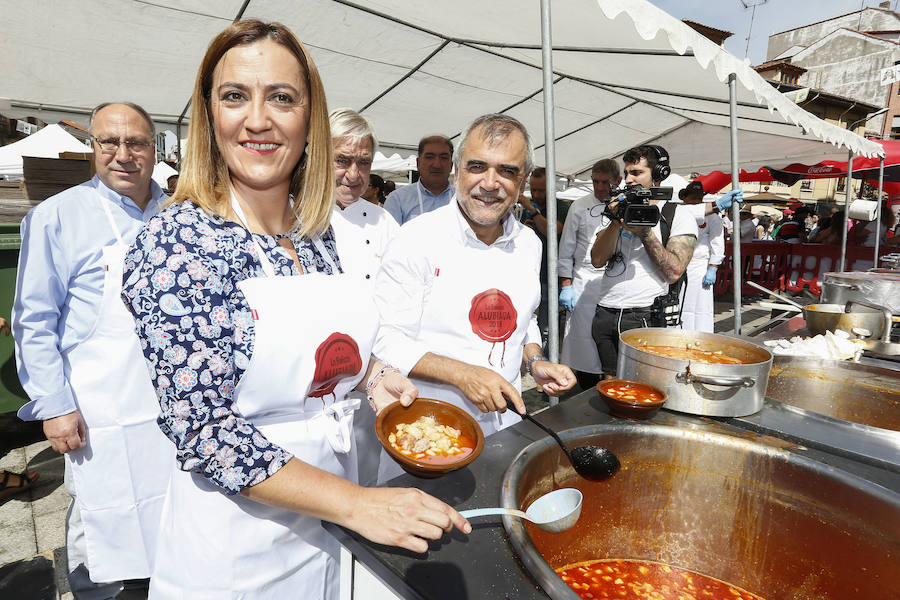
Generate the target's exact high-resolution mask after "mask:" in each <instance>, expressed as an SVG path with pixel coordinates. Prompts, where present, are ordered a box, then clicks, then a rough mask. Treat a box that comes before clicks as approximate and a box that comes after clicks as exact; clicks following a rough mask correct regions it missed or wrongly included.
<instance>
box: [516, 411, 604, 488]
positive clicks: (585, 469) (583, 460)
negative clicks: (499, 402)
mask: <svg viewBox="0 0 900 600" xmlns="http://www.w3.org/2000/svg"><path fill="white" fill-rule="evenodd" d="M506 405H507V407H508V408H510V409H512V411H513V412H515V413H516V414H518V415H519V416H520V417H523V418H525V419H528V420H529V421H531V422H532V423H534V424H535V425H537V426H538V427H540V428H541V429H543V430H544V431H546V432H547V433H548V434H549V435H550V437H552V438H553V439H554V440H556V443H557V444H559V447H560V448H562V449H563V452H565V453H566V458H568V459H569V462H570V463H572V467H574V468H575V472H576V473H578V474H579V475H581V476H582V477H584V478H585V479H589V480H591V481H601V480H603V479H606V478H608V477H612V476H613V475H615V474H616V472H617V471H618V470H619V467H621V466H622V465H621V464H620V463H619V459H618V458H616V455H615V454H613V453H612V452H610V451H609V450H607V449H606V448H600V447H598V446H591V445H584V446H576V447H575V448H573V449H572V450H571V451H570V450H569V448H568V447H567V446H566V445H565V443H563V441H562V440H561V439H560V438H559V436H558V435H556V432H554V431H553V430H552V429H550V428H549V427H547V426H546V425H544V424H543V423H541V422H540V421H538V420H537V419H535V418H534V417H532V416H531V415H529V414H528V413H527V412H525V413H519V412H518V411H516V409H515V407H514V406H513V405H512V403H510V402H509V401H507V402H506Z"/></svg>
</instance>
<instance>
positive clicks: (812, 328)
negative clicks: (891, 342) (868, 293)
mask: <svg viewBox="0 0 900 600" xmlns="http://www.w3.org/2000/svg"><path fill="white" fill-rule="evenodd" d="M856 305H860V306H856ZM803 318H804V319H805V320H806V328H807V329H808V330H809V332H810V333H811V334H813V335H819V334H823V333H825V332H826V331H834V330H836V329H841V330H843V331H846V332H847V333H850V332H852V331H853V330H854V329H866V330H868V331H869V332H870V334H871V335H872V337H873V338H876V339H877V338H881V337H882V336H883V335H884V333H885V331H888V332H890V330H891V325H892V322H891V313H890V311H888V309H887V308H881V307H879V306H875V305H873V304H871V303H869V302H868V301H866V300H850V301H848V302H847V303H846V305H844V304H808V305H806V306H804V307H803ZM884 341H887V340H884Z"/></svg>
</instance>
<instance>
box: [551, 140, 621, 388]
mask: <svg viewBox="0 0 900 600" xmlns="http://www.w3.org/2000/svg"><path fill="white" fill-rule="evenodd" d="M591 182H592V184H593V187H594V193H593V194H592V195H589V196H585V197H583V198H579V199H578V200H575V201H574V202H573V203H572V206H571V207H570V208H569V212H568V214H567V215H566V221H565V224H564V225H563V231H562V236H561V237H560V239H559V261H558V263H557V265H558V266H557V269H558V275H559V285H560V287H559V304H560V306H562V307H563V308H565V309H566V313H567V315H566V331H565V337H564V338H563V344H562V350H561V351H560V354H559V362H561V363H563V364H564V365H569V366H570V367H572V370H573V371H574V372H575V377H576V378H578V385H580V386H581V387H582V388H583V389H589V388H592V387H594V385H596V384H597V381H599V379H600V377H601V375H602V373H603V368H602V366H601V364H600V356H599V355H598V354H597V345H596V344H595V343H594V338H593V337H591V322H592V321H593V319H594V310H595V309H596V307H597V300H598V297H597V296H598V284H599V281H598V280H599V278H600V277H601V276H602V275H603V271H602V270H601V269H598V268H596V267H594V266H593V265H592V264H591V246H592V245H593V244H594V237H595V236H596V235H597V230H598V229H599V228H600V226H601V224H603V221H602V219H603V210H604V208H606V203H607V202H608V201H609V191H610V190H611V189H614V188H617V187H619V184H620V183H621V182H622V174H621V168H620V167H619V163H617V162H616V161H615V160H614V159H612V158H604V159H601V160H598V161H597V162H595V163H594V165H593V167H591Z"/></svg>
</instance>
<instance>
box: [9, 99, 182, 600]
mask: <svg viewBox="0 0 900 600" xmlns="http://www.w3.org/2000/svg"><path fill="white" fill-rule="evenodd" d="M90 132H91V141H92V146H93V152H94V167H95V170H96V175H95V176H94V177H93V178H92V179H91V180H90V181H87V182H85V183H82V184H80V185H77V186H75V187H72V188H69V189H68V190H65V191H63V192H61V193H59V194H57V195H55V196H52V197H50V198H48V199H47V200H44V201H43V202H42V203H41V204H39V205H38V206H36V207H35V208H34V209H32V210H31V211H30V212H29V213H28V215H27V216H26V217H25V219H24V220H23V221H22V226H21V231H22V249H21V251H20V254H19V269H18V275H17V281H16V296H15V302H14V305H13V312H12V316H13V331H14V332H15V341H16V360H17V363H18V375H19V379H20V381H21V382H22V386H23V387H24V388H25V391H26V392H27V393H28V396H29V398H30V402H29V403H28V404H26V405H25V406H24V407H22V409H20V410H19V417H20V418H22V419H24V420H26V421H36V420H39V421H43V428H44V434H45V435H46V436H47V439H48V440H49V441H50V445H51V446H52V448H53V449H54V450H56V451H57V452H60V453H62V454H64V455H65V457H66V461H65V466H66V477H65V482H66V489H67V490H68V491H69V493H70V494H71V495H72V503H71V505H70V507H69V512H68V514H67V516H66V550H67V554H68V575H69V585H70V587H71V589H72V592H73V594H74V596H75V597H76V598H114V597H115V596H116V595H117V594H118V593H119V592H120V591H121V590H122V589H123V580H133V579H145V578H147V577H149V576H150V569H151V562H152V558H153V553H154V549H155V548H154V546H155V535H156V530H157V528H158V522H159V514H160V509H161V507H162V499H163V497H164V494H165V489H166V485H167V480H168V476H167V473H168V471H169V461H171V460H172V459H173V458H174V456H173V455H174V447H173V446H172V444H171V442H169V441H168V439H166V437H165V436H164V435H163V434H162V432H161V431H160V430H159V428H158V426H157V425H156V417H157V416H158V414H159V404H158V402H157V400H156V394H155V392H154V388H153V386H152V384H151V381H150V376H149V373H148V371H147V366H146V363H145V361H144V359H143V355H142V353H141V349H140V346H139V342H138V340H137V337H136V335H135V330H134V321H133V319H132V317H131V315H130V314H129V313H128V312H127V311H126V309H125V306H124V304H123V302H122V299H121V295H120V292H121V286H122V270H123V264H124V257H125V251H126V250H127V248H128V246H129V245H130V244H131V243H132V242H133V241H134V239H135V237H136V236H137V233H138V231H139V230H140V229H141V227H143V225H144V223H146V222H147V221H148V220H149V219H150V217H152V216H153V215H154V214H156V212H157V211H158V210H159V207H160V205H161V203H162V202H163V201H165V200H166V199H167V198H166V196H165V195H164V194H163V191H162V189H160V187H159V186H158V185H157V184H156V183H154V182H153V181H152V180H151V178H150V175H151V174H152V172H153V166H154V158H155V144H154V127H153V122H152V120H151V119H150V116H149V115H148V114H147V112H146V111H145V110H144V109H143V108H141V107H140V106H138V105H136V104H131V103H106V104H101V105H100V106H98V107H97V108H96V109H94V111H93V112H92V114H91V125H90ZM147 283H148V285H165V282H161V281H154V282H147ZM138 585H139V586H140V585H142V584H140V583H139V584H138Z"/></svg>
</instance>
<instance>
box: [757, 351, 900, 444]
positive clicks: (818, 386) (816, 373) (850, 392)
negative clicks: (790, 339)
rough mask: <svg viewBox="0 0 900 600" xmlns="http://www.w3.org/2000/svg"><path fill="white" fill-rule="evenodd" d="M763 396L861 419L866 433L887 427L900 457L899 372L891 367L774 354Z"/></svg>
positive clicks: (851, 419)
mask: <svg viewBox="0 0 900 600" xmlns="http://www.w3.org/2000/svg"><path fill="white" fill-rule="evenodd" d="M766 396H768V397H769V399H771V400H777V401H778V402H781V403H783V404H787V405H789V406H793V407H795V408H798V409H801V410H803V411H808V412H813V413H817V414H820V415H826V416H828V417H831V418H834V419H840V420H841V421H848V422H850V423H855V424H857V425H861V426H863V432H864V433H866V434H867V435H882V436H883V435H885V434H887V431H885V430H888V431H890V434H888V435H890V436H891V437H892V438H893V439H894V441H895V443H896V444H897V447H898V454H897V457H898V460H900V372H898V371H896V370H894V369H885V368H882V367H878V366H873V365H864V364H860V363H855V362H849V361H844V360H822V359H819V358H809V357H800V356H776V357H775V360H774V362H773V364H772V370H771V372H770V373H769V383H768V385H767V386H766ZM873 429H874V430H873Z"/></svg>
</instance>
